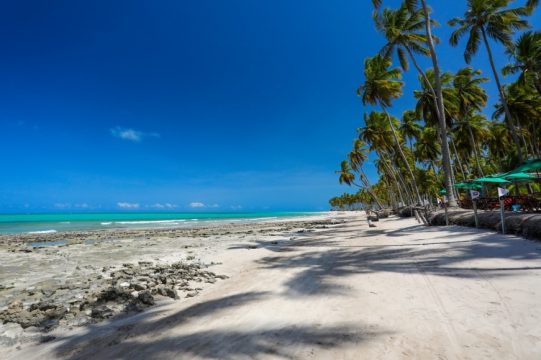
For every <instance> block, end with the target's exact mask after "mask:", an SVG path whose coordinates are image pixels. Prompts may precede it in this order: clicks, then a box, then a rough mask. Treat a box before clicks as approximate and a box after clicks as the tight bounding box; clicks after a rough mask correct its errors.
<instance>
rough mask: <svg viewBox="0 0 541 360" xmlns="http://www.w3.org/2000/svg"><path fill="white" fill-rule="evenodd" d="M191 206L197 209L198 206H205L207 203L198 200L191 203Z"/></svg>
mask: <svg viewBox="0 0 541 360" xmlns="http://www.w3.org/2000/svg"><path fill="white" fill-rule="evenodd" d="M190 207H191V208H194V209H196V208H204V207H205V204H203V203H202V202H197V201H196V202H192V203H190Z"/></svg>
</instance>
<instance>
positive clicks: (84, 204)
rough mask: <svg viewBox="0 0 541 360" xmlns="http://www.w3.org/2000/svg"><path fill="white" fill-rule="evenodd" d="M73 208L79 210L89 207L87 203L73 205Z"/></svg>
mask: <svg viewBox="0 0 541 360" xmlns="http://www.w3.org/2000/svg"><path fill="white" fill-rule="evenodd" d="M75 207H76V208H80V209H88V208H89V207H90V206H89V205H88V204H87V203H82V204H75Z"/></svg>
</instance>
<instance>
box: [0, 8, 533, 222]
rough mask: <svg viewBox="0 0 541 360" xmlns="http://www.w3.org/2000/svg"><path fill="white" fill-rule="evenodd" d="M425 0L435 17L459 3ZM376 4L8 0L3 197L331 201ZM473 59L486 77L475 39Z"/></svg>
mask: <svg viewBox="0 0 541 360" xmlns="http://www.w3.org/2000/svg"><path fill="white" fill-rule="evenodd" d="M396 3H397V2H396V1H387V2H386V4H388V5H394V4H396ZM431 3H432V4H433V7H434V10H435V13H434V16H435V18H436V19H437V20H439V21H440V22H441V23H442V24H444V23H445V22H446V21H447V20H448V19H449V18H451V17H453V16H456V15H460V14H461V13H462V12H463V10H464V7H465V1H457V2H453V6H450V5H449V4H450V2H448V1H443V0H439V1H432V2H431ZM371 11H372V7H371V2H370V1H359V0H341V1H332V2H331V1H328V0H311V1H290V0H273V1H251V0H244V1H241V0H229V1H211V0H207V1H172V0H171V1H156V2H150V1H132V0H130V1H127V0H126V1H114V2H111V1H91V2H78V1H55V2H41V1H24V0H21V1H16V2H11V3H4V4H3V5H2V11H0V33H1V37H0V46H1V48H2V56H1V57H0V76H1V79H2V82H1V85H0V108H1V111H0V151H1V153H2V154H3V156H2V170H1V172H0V211H4V212H19V211H55V210H58V211H91V210H92V211H93V210H95V211H103V210H130V211H134V210H170V209H175V210H176V211H188V210H192V209H197V210H201V211H209V210H211V211H236V210H246V211H259V210H324V209H327V208H328V204H327V201H328V199H329V198H330V197H331V196H334V195H337V194H340V193H342V192H344V191H348V190H350V189H348V188H347V187H344V186H340V185H338V184H337V178H336V175H335V174H334V170H336V169H337V168H338V165H339V162H340V161H341V160H342V159H343V158H344V156H345V154H347V152H348V151H349V149H350V146H351V142H352V140H353V138H354V137H355V129H356V128H357V127H360V126H362V114H363V112H364V111H367V110H369V109H366V108H363V106H362V105H361V103H360V100H359V99H358V98H357V97H356V95H355V90H356V88H357V86H358V85H359V84H360V83H361V82H362V64H363V60H364V58H365V57H367V56H371V55H373V54H374V53H376V52H377V51H378V50H379V48H380V47H381V45H382V44H383V39H382V38H381V37H380V36H379V35H378V34H376V32H375V30H374V27H373V24H372V22H371V17H370V14H371ZM532 22H533V23H534V25H535V27H537V28H538V27H539V25H540V23H541V19H540V18H539V13H536V14H535V15H534V17H533V19H532ZM436 33H437V35H439V36H441V37H442V39H443V41H442V44H441V45H440V46H439V51H440V59H441V62H442V66H443V68H444V69H445V70H456V69H458V68H460V67H462V66H464V61H463V58H462V50H461V49H452V48H450V47H449V46H448V45H447V39H448V35H449V29H448V28H447V26H442V27H441V28H440V29H438V30H437V31H436ZM494 52H495V54H496V57H497V61H498V63H499V64H500V65H501V64H503V63H505V62H506V60H507V59H506V57H505V56H504V55H503V51H502V49H501V47H499V46H496V47H495V48H494ZM422 63H423V66H429V63H428V62H426V61H424V60H423V61H422ZM473 66H475V67H479V68H481V69H483V71H484V72H485V75H486V76H489V75H490V73H488V69H489V68H488V63H487V62H486V57H485V56H484V53H483V52H482V53H481V54H480V55H479V56H477V57H476V58H475V60H474V63H473ZM405 81H406V90H405V96H404V98H403V99H400V100H399V101H397V102H396V104H395V107H394V109H393V111H394V112H395V113H396V114H397V115H400V114H401V112H402V111H403V110H404V109H407V108H409V107H411V106H412V100H411V92H412V91H413V89H415V87H416V86H417V82H416V75H415V74H414V73H413V72H411V73H409V74H406V76H405ZM492 83H493V82H491V83H490V84H489V85H488V89H489V92H490V94H491V104H493V101H494V99H495V88H494V87H493V85H492ZM491 112H492V110H491V108H489V109H488V110H487V113H488V114H490V113H491ZM367 170H368V172H369V173H370V174H371V177H372V178H373V179H374V178H375V176H376V175H375V174H374V171H373V169H371V168H369V169H367ZM351 190H353V189H351Z"/></svg>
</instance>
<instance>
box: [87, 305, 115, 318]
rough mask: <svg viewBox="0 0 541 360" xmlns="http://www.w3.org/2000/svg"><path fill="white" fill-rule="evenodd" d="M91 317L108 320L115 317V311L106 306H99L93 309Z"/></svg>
mask: <svg viewBox="0 0 541 360" xmlns="http://www.w3.org/2000/svg"><path fill="white" fill-rule="evenodd" d="M90 316H92V317H93V318H95V319H107V318H109V317H111V316H113V310H112V309H110V308H109V307H107V306H105V305H99V306H96V307H95V308H93V309H92V312H91V315H90Z"/></svg>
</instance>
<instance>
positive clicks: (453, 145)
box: [450, 136, 466, 180]
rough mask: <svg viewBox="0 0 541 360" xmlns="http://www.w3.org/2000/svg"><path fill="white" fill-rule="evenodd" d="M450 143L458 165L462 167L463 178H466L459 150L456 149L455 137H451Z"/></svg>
mask: <svg viewBox="0 0 541 360" xmlns="http://www.w3.org/2000/svg"><path fill="white" fill-rule="evenodd" d="M450 143H451V146H452V148H453V152H454V153H455V158H456V161H457V162H458V167H459V168H460V172H461V173H462V180H466V174H464V168H463V167H462V161H461V160H460V156H459V155H458V151H457V150H456V146H455V142H454V140H453V137H452V136H451V137H450Z"/></svg>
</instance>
